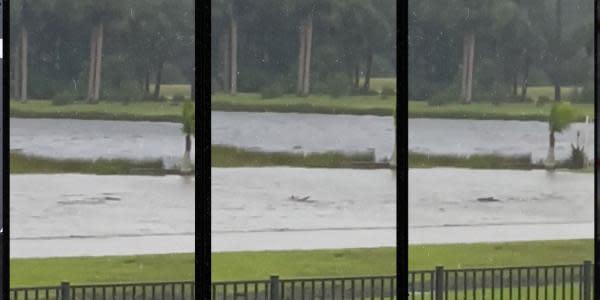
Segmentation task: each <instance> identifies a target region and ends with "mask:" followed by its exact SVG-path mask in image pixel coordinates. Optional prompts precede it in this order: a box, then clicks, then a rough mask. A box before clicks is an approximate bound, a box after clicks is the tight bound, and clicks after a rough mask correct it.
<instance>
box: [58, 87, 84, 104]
mask: <svg viewBox="0 0 600 300" xmlns="http://www.w3.org/2000/svg"><path fill="white" fill-rule="evenodd" d="M78 98H79V94H78V93H77V91H75V90H64V91H62V92H60V93H58V94H56V95H54V97H52V105H57V106H60V105H68V104H72V103H73V102H75V101H77V100H78Z"/></svg>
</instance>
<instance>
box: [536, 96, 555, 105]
mask: <svg viewBox="0 0 600 300" xmlns="http://www.w3.org/2000/svg"><path fill="white" fill-rule="evenodd" d="M551 102H552V100H550V98H549V97H548V96H539V97H538V99H537V101H536V102H535V105H536V106H538V107H541V106H544V105H546V104H548V103H551Z"/></svg>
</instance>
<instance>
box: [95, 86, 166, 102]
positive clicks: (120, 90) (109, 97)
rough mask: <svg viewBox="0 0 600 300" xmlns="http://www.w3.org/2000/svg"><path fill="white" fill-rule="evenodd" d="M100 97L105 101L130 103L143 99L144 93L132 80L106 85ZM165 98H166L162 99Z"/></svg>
mask: <svg viewBox="0 0 600 300" xmlns="http://www.w3.org/2000/svg"><path fill="white" fill-rule="evenodd" d="M102 96H103V97H102V98H103V99H105V100H106V101H115V102H121V103H130V102H135V101H140V100H142V99H144V93H143V92H142V90H141V88H140V86H139V85H137V84H135V83H134V82H127V83H124V84H121V86H120V87H108V88H105V89H104V90H103V91H102ZM163 100H166V99H163Z"/></svg>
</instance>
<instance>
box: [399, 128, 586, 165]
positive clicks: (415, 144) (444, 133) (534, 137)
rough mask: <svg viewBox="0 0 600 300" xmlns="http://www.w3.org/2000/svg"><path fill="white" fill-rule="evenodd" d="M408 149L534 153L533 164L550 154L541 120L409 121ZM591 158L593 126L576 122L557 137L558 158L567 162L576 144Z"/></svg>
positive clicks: (439, 151)
mask: <svg viewBox="0 0 600 300" xmlns="http://www.w3.org/2000/svg"><path fill="white" fill-rule="evenodd" d="M408 126H409V127H408V128H409V130H408V134H409V149H410V150H411V151H415V152H421V153H430V154H458V155H465V154H475V153H499V154H508V155H515V154H517V155H518V154H531V157H532V159H533V161H539V160H541V159H545V158H546V155H547V154H548V143H549V141H548V139H549V131H548V123H546V122H538V121H499V120H449V119H410V120H409V125H408ZM577 131H579V132H580V133H581V136H580V145H584V150H585V152H586V154H587V157H588V158H593V157H594V156H593V155H594V125H593V123H589V124H585V123H575V124H572V125H571V126H570V127H569V129H567V130H565V131H564V132H563V133H557V134H556V145H555V157H556V158H557V159H566V158H568V157H569V156H570V154H571V144H574V145H575V144H576V142H577Z"/></svg>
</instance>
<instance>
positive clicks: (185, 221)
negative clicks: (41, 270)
mask: <svg viewBox="0 0 600 300" xmlns="http://www.w3.org/2000/svg"><path fill="white" fill-rule="evenodd" d="M212 177H213V178H212V182H213V184H212V239H213V249H212V250H213V251H216V252H219V251H240V250H275V249H279V250H283V249H322V248H352V247H381V246H393V245H395V234H396V230H395V228H396V179H395V175H394V174H393V173H392V171H390V170H351V169H303V168H287V167H281V168H213V170H212ZM500 182H504V183H506V185H501V184H498V183H500ZM592 182H593V175H592V174H579V173H570V172H556V173H554V174H548V173H546V172H545V171H497V170H494V171H487V170H479V171H476V170H464V169H463V170H461V169H443V168H440V169H418V170H411V171H410V187H411V188H410V191H409V192H410V197H409V200H408V201H409V209H410V219H409V222H410V223H409V224H410V242H411V243H412V244H416V243H418V244H421V243H450V242H452V243H462V242H486V241H510V240H521V239H523V238H529V239H565V238H583V237H588V238H591V237H592V235H591V234H592V232H593V201H592V199H593V192H594V191H593V184H592ZM432 185H434V186H435V189H432V188H431V187H432ZM194 188H195V183H194V180H193V179H189V178H187V179H186V178H182V177H179V176H164V177H162V176H161V177H158V176H157V177H152V176H95V175H72V174H61V175H14V176H11V197H12V199H13V201H11V247H12V248H11V249H12V252H11V254H12V255H13V256H14V257H39V256H79V255H117V254H119V255H124V254H135V253H172V252H192V251H194V240H193V239H194V230H195V229H194V219H195V211H194ZM291 196H295V197H296V198H304V197H307V196H308V197H309V198H308V199H306V200H305V201H302V200H292V199H290V197H291ZM486 197H493V198H497V199H498V200H499V201H497V202H482V201H478V200H477V199H478V198H486ZM565 203H568V205H565ZM559 224H563V225H560V226H559ZM558 227H560V230H557V228H558ZM457 228H458V229H457ZM454 230H465V232H470V233H471V234H460V235H459V234H452V235H448V234H449V233H451V232H452V231H454ZM523 231H525V232H527V233H528V234H523V233H522V232H523ZM588 234H589V236H588ZM358 237H360V239H359V238H358ZM449 237H451V239H450V238H449ZM32 243H35V244H36V245H39V246H38V247H31V246H30V245H31V244H32ZM40 245H41V246H40ZM65 245H68V246H65Z"/></svg>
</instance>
